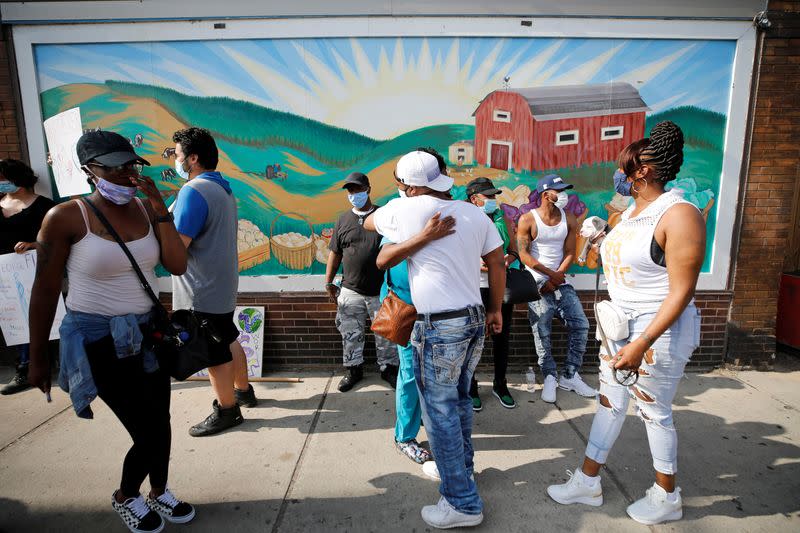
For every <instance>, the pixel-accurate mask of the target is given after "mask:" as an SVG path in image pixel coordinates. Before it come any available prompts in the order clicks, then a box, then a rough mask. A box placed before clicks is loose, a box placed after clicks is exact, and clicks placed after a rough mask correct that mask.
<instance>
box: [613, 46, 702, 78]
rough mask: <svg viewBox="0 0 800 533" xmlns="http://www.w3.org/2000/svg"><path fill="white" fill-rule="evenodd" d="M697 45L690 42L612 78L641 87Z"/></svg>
mask: <svg viewBox="0 0 800 533" xmlns="http://www.w3.org/2000/svg"><path fill="white" fill-rule="evenodd" d="M696 46H697V45H695V44H690V45H689V46H687V47H685V48H681V49H680V50H678V51H677V52H673V53H671V54H670V55H668V56H666V57H663V58H661V59H657V60H655V61H653V62H651V63H647V64H646V65H642V66H640V67H636V68H634V69H631V70H629V71H628V72H626V73H625V74H622V75H620V76H616V77H615V78H614V79H615V81H624V82H627V83H630V84H631V85H633V86H634V87H642V86H644V85H647V84H648V83H649V82H650V81H651V80H652V79H653V78H655V77H656V76H658V75H659V74H661V73H662V72H664V70H666V69H667V68H669V66H670V65H672V64H673V63H675V62H676V61H678V60H679V59H680V58H681V57H683V56H684V55H686V54H688V53H689V52H691V51H692V50H694V49H695V47H696Z"/></svg>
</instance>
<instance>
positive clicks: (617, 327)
mask: <svg viewBox="0 0 800 533" xmlns="http://www.w3.org/2000/svg"><path fill="white" fill-rule="evenodd" d="M594 314H595V319H596V320H597V328H598V330H600V329H601V328H602V332H603V333H604V334H605V336H606V338H607V339H608V340H611V341H621V340H624V339H627V338H628V337H630V329H629V328H628V321H629V320H630V319H631V317H630V316H628V314H627V313H626V312H625V311H624V310H623V309H622V308H621V307H620V306H618V305H617V304H615V303H614V302H612V301H610V300H603V301H601V302H597V303H596V304H594ZM596 338H597V340H600V341H602V340H603V339H602V336H601V335H600V331H598V332H597V335H596Z"/></svg>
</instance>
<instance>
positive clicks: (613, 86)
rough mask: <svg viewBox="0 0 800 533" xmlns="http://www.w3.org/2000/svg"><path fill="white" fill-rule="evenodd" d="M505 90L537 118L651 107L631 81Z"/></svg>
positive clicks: (613, 113)
mask: <svg viewBox="0 0 800 533" xmlns="http://www.w3.org/2000/svg"><path fill="white" fill-rule="evenodd" d="M507 92H514V93H517V94H519V95H520V96H522V97H523V98H525V100H526V101H527V102H528V106H530V109H531V115H533V118H535V119H536V120H557V119H563V118H581V117H595V116H600V115H619V114H622V113H635V112H645V111H648V110H649V109H650V108H649V107H647V104H645V103H644V100H642V97H641V95H640V94H639V91H638V90H637V89H636V88H635V87H634V86H633V85H631V84H630V83H622V82H611V83H596V84H592V85H554V86H551V87H529V88H523V89H507ZM488 96H489V95H487V98H488ZM485 100H486V99H485V98H484V101H485ZM482 103H483V101H481V104H482ZM479 107H480V106H479ZM473 115H474V113H473Z"/></svg>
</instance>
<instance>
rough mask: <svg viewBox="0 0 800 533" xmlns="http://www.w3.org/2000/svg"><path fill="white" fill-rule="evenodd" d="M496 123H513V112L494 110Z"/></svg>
mask: <svg viewBox="0 0 800 533" xmlns="http://www.w3.org/2000/svg"><path fill="white" fill-rule="evenodd" d="M494 121H495V122H511V111H503V110H502V109H495V110H494Z"/></svg>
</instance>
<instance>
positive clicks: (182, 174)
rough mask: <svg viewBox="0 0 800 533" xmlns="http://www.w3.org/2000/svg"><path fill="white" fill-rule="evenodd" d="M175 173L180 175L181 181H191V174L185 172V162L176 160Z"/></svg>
mask: <svg viewBox="0 0 800 533" xmlns="http://www.w3.org/2000/svg"><path fill="white" fill-rule="evenodd" d="M175 172H177V173H178V176H180V177H181V179H184V180H188V179H189V172H188V171H186V170H183V161H178V160H177V159H175Z"/></svg>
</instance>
